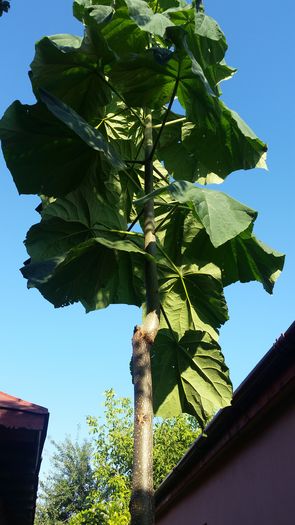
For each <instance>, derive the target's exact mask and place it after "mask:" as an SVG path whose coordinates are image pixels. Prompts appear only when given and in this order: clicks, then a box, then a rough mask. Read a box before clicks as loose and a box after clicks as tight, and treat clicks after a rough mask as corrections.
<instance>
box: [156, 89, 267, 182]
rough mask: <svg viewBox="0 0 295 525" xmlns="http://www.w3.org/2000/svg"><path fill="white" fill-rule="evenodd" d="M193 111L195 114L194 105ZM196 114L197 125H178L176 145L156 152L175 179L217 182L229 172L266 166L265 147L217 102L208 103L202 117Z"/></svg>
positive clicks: (201, 112) (244, 125) (243, 124)
mask: <svg viewBox="0 0 295 525" xmlns="http://www.w3.org/2000/svg"><path fill="white" fill-rule="evenodd" d="M195 100H196V99H195ZM207 100H209V99H207ZM195 108H197V111H199V108H198V106H197V105H196V106H195ZM199 113H200V115H199V116H200V118H199V122H198V123H197V124H193V123H192V122H186V123H184V124H183V125H182V135H181V139H180V140H179V142H178V143H177V144H175V145H174V146H172V144H169V145H168V146H167V145H165V146H164V147H163V148H161V147H160V149H159V151H158V155H159V157H160V158H161V160H162V161H164V163H165V166H166V168H167V170H168V171H169V173H171V175H173V177H174V178H175V179H177V180H179V179H185V180H188V181H191V182H194V181H197V182H200V183H219V182H222V181H223V180H224V179H225V178H226V177H227V176H228V175H229V174H230V173H231V172H233V171H236V170H239V169H245V170H247V169H251V168H255V167H257V168H258V167H260V168H265V167H266V163H265V158H266V150H267V147H266V145H265V144H264V143H263V142H262V141H261V140H259V139H258V138H257V137H256V135H255V134H254V133H253V131H252V130H251V129H250V128H248V126H247V125H246V124H245V122H244V121H243V120H242V119H241V118H240V117H239V116H238V115H237V113H235V112H234V111H231V110H230V109H228V108H227V107H226V106H225V105H224V104H223V103H222V102H221V101H218V100H217V99H216V100H215V101H213V99H212V104H211V103H210V104H208V113H207V114H206V116H205V115H204V114H203V109H201V111H200V112H199ZM196 119H197V117H196ZM197 120H198V119H197ZM180 159H183V162H181V160H180Z"/></svg>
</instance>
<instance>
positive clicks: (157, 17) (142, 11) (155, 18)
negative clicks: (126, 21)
mask: <svg viewBox="0 0 295 525" xmlns="http://www.w3.org/2000/svg"><path fill="white" fill-rule="evenodd" d="M125 1H126V4H127V7H128V10H129V14H130V16H131V18H132V19H133V20H134V22H135V23H136V24H137V25H138V27H140V29H142V30H143V31H147V32H148V33H153V34H154V35H159V36H162V37H163V36H164V34H165V31H166V28H167V27H168V26H172V25H173V22H172V21H171V20H170V19H169V17H168V14H165V13H163V14H162V13H154V12H153V10H152V9H151V8H150V7H149V6H148V4H147V2H145V1H144V0H125Z"/></svg>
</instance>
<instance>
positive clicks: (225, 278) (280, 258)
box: [170, 227, 285, 293]
mask: <svg viewBox="0 0 295 525" xmlns="http://www.w3.org/2000/svg"><path fill="white" fill-rule="evenodd" d="M170 235H171V233H170ZM200 254H201V255H200ZM200 256H201V257H203V258H204V259H205V260H210V261H212V262H214V263H215V264H216V265H217V266H218V267H219V268H220V269H221V271H222V282H223V285H224V286H228V285H229V284H232V283H234V282H237V281H240V282H242V283H245V282H249V281H258V282H260V283H262V285H263V287H264V289H265V290H266V291H267V292H268V293H272V291H273V287H274V284H275V282H276V280H277V278H278V277H279V275H280V273H281V271H282V269H283V266H284V260H285V256H284V255H283V254H282V253H279V252H277V251H275V250H273V249H272V248H270V247H269V246H267V245H266V244H264V243H262V242H261V241H259V240H258V239H256V237H255V236H254V235H253V234H252V231H251V227H250V228H248V230H246V231H244V232H242V233H240V235H238V236H237V237H235V238H234V239H232V240H230V241H228V242H227V243H225V244H223V245H222V246H220V247H219V248H214V246H213V245H212V243H211V242H210V239H209V237H208V235H207V234H206V233H205V231H204V230H203V231H202V230H200V231H199V232H198V233H197V235H196V236H195V238H194V240H193V241H192V243H191V245H190V246H188V248H187V249H186V251H184V254H183V259H182V261H183V263H187V264H189V263H192V262H193V261H195V260H198V259H199V257H200Z"/></svg>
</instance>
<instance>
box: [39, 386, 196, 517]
mask: <svg viewBox="0 0 295 525" xmlns="http://www.w3.org/2000/svg"><path fill="white" fill-rule="evenodd" d="M104 406H105V411H104V417H103V418H102V419H101V420H100V419H98V418H96V417H88V418H87V421H88V425H89V431H90V433H91V438H90V441H84V442H83V443H82V444H79V442H78V441H72V440H71V439H70V438H67V439H66V440H65V441H63V442H61V443H54V446H55V453H54V455H53V457H52V460H51V473H50V475H48V477H47V478H45V481H44V482H43V483H42V484H41V490H40V502H39V503H38V506H37V519H36V525H57V524H59V523H69V525H127V524H128V523H129V520H130V514H129V501H130V494H131V483H132V480H131V477H132V455H133V452H132V448H133V409H132V402H131V400H130V399H129V398H118V397H116V396H115V393H114V391H113V390H108V391H107V392H106V393H105V404H104ZM199 433H200V429H199V427H198V425H197V423H196V420H195V418H193V417H191V416H185V415H183V416H178V417H177V418H172V419H167V420H162V419H159V418H157V420H156V421H155V423H154V482H155V487H158V486H159V484H160V483H161V481H163V479H164V478H165V477H166V475H167V474H168V473H169V472H170V471H171V470H172V469H173V468H174V467H175V465H176V464H177V463H178V461H179V460H180V459H181V457H182V456H183V454H184V453H185V452H186V450H187V448H188V447H189V446H190V445H191V444H192V443H193V441H194V440H195V439H196V437H197V436H198V434H199Z"/></svg>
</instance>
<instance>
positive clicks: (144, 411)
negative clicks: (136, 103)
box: [130, 114, 159, 525]
mask: <svg viewBox="0 0 295 525" xmlns="http://www.w3.org/2000/svg"><path fill="white" fill-rule="evenodd" d="M152 152H153V135H152V117H151V115H150V114H149V115H147V117H146V127H145V193H146V194H147V193H150V192H151V191H153V159H152ZM144 239H145V250H146V252H147V253H149V254H151V255H155V251H156V238H155V225H154V203H153V200H152V199H151V200H150V201H148V202H147V203H146V204H145V209H144ZM145 285H146V317H145V320H144V322H143V324H142V325H141V326H136V327H135V329H134V335H133V339H132V346H133V357H132V368H133V382H134V453H133V476H132V495H131V501H130V512H131V525H153V524H154V522H155V520H154V487H153V397H152V396H153V392H152V375H151V358H150V350H151V346H152V344H153V342H154V339H155V337H156V335H157V331H158V328H159V297H158V278H157V268H156V265H155V263H154V262H153V261H147V262H146V267H145Z"/></svg>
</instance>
